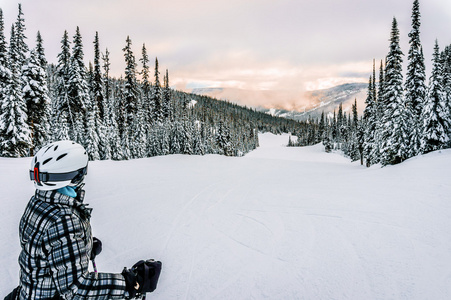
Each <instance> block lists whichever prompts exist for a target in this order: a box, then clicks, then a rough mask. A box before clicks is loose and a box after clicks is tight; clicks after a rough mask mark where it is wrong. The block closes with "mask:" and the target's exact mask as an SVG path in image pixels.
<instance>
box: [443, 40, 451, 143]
mask: <svg viewBox="0 0 451 300" xmlns="http://www.w3.org/2000/svg"><path fill="white" fill-rule="evenodd" d="M441 56H442V63H443V88H444V91H445V97H446V107H447V110H448V116H449V117H450V120H449V123H451V46H447V47H445V49H444V50H443V52H442V55H441ZM448 135H449V139H450V141H449V142H448V148H451V128H449V130H448Z"/></svg>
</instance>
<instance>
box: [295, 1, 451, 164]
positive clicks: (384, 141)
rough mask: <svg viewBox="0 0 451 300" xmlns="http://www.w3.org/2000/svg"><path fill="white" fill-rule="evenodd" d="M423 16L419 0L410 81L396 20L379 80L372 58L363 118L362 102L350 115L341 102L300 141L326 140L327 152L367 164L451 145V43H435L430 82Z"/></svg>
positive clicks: (410, 55) (396, 160) (414, 11)
mask: <svg viewBox="0 0 451 300" xmlns="http://www.w3.org/2000/svg"><path fill="white" fill-rule="evenodd" d="M420 17H421V14H420V6H419V1H418V0H414V2H413V9H412V29H411V31H410V33H409V35H408V36H409V45H410V47H409V52H408V57H407V59H408V66H407V75H406V80H405V82H404V79H403V70H402V62H403V55H404V54H403V52H402V51H401V48H400V45H399V39H400V35H399V29H398V23H397V20H396V18H393V22H392V29H391V34H390V46H389V52H388V54H387V56H386V58H385V61H384V60H382V61H381V63H380V68H379V74H378V80H377V79H376V67H375V63H374V61H373V73H372V75H371V76H370V78H369V84H368V94H367V98H366V100H365V103H366V107H365V110H364V113H363V116H362V117H361V118H359V117H358V116H357V103H355V104H354V105H353V108H352V116H351V115H349V116H348V117H347V116H346V114H343V112H342V107H341V106H340V108H339V111H338V115H336V114H335V112H334V116H333V117H332V118H331V119H328V118H324V114H323V115H322V116H321V118H320V119H319V120H310V121H309V122H310V123H311V124H314V126H312V127H309V128H308V130H310V132H307V135H305V133H301V134H300V137H299V138H298V142H297V144H298V145H304V144H311V143H315V142H320V141H322V142H323V143H324V144H325V147H326V151H327V150H330V149H341V150H343V152H344V153H345V154H346V155H348V156H349V157H351V159H352V160H359V159H360V160H361V162H362V164H363V163H365V164H366V165H367V166H371V165H373V164H377V163H381V164H382V165H389V164H397V163H401V162H403V161H405V160H406V159H408V158H410V157H413V156H416V155H419V154H425V153H428V152H431V151H435V150H440V149H445V148H450V147H451V46H447V47H445V48H444V49H443V50H442V51H440V48H439V45H438V41H436V42H435V45H434V53H433V57H432V63H433V64H432V71H431V75H430V78H429V84H428V85H427V84H426V72H425V62H424V61H425V60H424V55H423V47H422V44H421V40H420V25H421V22H420ZM306 137H307V139H306ZM291 144H292V145H294V144H295V143H293V142H291Z"/></svg>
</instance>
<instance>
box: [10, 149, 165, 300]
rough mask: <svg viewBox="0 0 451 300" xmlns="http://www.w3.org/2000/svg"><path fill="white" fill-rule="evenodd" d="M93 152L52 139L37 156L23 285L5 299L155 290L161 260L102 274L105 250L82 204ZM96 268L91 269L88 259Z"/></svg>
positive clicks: (25, 220)
mask: <svg viewBox="0 0 451 300" xmlns="http://www.w3.org/2000/svg"><path fill="white" fill-rule="evenodd" d="M87 169H88V156H87V154H86V151H85V149H84V148H83V147H82V146H81V145H79V144H77V143H75V142H72V141H58V142H54V143H51V144H49V145H47V146H45V147H43V148H42V149H40V150H39V151H38V153H37V154H36V155H35V157H34V158H33V161H32V163H31V169H30V179H31V180H33V181H34V185H35V187H36V192H35V195H34V196H33V197H32V198H31V199H30V201H29V203H28V206H27V207H26V209H25V213H24V214H23V216H22V219H21V221H20V227H19V231H20V244H21V247H22V251H21V253H20V256H19V264H20V284H19V286H18V287H17V288H16V289H14V291H13V292H11V293H10V294H9V295H8V296H7V297H6V298H5V299H36V300H37V299H124V298H126V299H130V298H138V297H140V296H142V295H145V293H147V292H152V291H154V290H155V288H156V286H157V282H158V278H159V276H160V271H161V262H159V261H153V260H148V261H139V262H138V263H136V264H135V265H134V266H133V267H132V268H131V269H127V268H124V270H123V271H122V273H120V274H119V273H118V274H111V273H97V269H96V267H95V263H94V260H93V259H94V258H95V256H96V255H97V254H99V253H100V251H101V250H102V243H101V242H100V240H98V239H96V238H93V237H92V235H91V225H90V215H91V210H92V209H91V208H88V207H87V206H86V205H85V204H83V198H84V190H83V189H82V188H83V186H84V184H83V180H84V177H85V175H86V174H87ZM90 259H91V260H92V261H93V265H94V269H95V272H91V273H89V272H88V264H89V260H90Z"/></svg>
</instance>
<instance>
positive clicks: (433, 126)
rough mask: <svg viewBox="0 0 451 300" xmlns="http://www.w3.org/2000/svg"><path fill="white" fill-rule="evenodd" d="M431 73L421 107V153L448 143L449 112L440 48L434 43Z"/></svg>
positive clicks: (440, 147)
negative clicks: (425, 97)
mask: <svg viewBox="0 0 451 300" xmlns="http://www.w3.org/2000/svg"><path fill="white" fill-rule="evenodd" d="M432 62H433V65H432V73H431V77H430V79H429V90H428V95H427V100H426V103H425V105H424V107H423V112H422V120H423V136H422V139H421V149H422V152H423V153H428V152H431V151H434V150H438V149H442V148H444V147H445V146H446V145H447V143H448V142H449V135H448V130H449V127H450V124H449V121H450V118H449V110H448V109H447V107H446V97H445V93H444V87H443V70H442V68H443V66H442V63H441V61H440V48H439V46H438V41H436V42H435V47H434V55H433V59H432Z"/></svg>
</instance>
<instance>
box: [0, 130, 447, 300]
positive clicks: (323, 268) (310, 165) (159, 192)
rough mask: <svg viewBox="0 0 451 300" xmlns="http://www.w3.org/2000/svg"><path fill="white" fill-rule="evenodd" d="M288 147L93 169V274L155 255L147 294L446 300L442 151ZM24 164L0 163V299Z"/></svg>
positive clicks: (269, 145)
mask: <svg viewBox="0 0 451 300" xmlns="http://www.w3.org/2000/svg"><path fill="white" fill-rule="evenodd" d="M287 142H288V136H286V135H285V136H275V135H271V134H263V135H260V145H261V146H260V148H258V149H257V150H255V151H253V152H252V153H249V154H247V155H246V156H245V157H240V158H236V157H223V156H218V155H207V156H203V157H201V156H183V155H172V156H165V157H154V158H149V159H139V160H131V161H121V162H115V161H95V162H92V163H90V165H89V174H88V176H87V179H86V199H85V202H87V203H89V204H90V206H91V207H93V208H94V211H93V215H92V222H91V223H92V227H93V233H94V235H95V236H97V237H98V238H100V239H101V240H102V242H103V252H102V253H101V254H100V256H98V258H97V266H98V268H99V271H103V272H116V273H119V272H121V270H122V268H123V267H124V266H128V267H130V266H131V265H133V264H134V263H135V262H136V261H138V260H140V259H145V258H155V259H159V260H161V261H162V262H163V272H162V275H161V280H160V283H159V286H158V289H157V291H155V292H154V293H153V295H152V299H409V300H411V299H421V300H424V299H434V300H437V299H444V300H445V299H451V176H450V174H451V150H445V151H437V152H434V153H430V154H428V155H424V156H420V157H416V158H413V159H410V160H408V161H406V162H404V163H403V164H401V165H396V166H388V167H385V168H380V166H374V167H371V168H369V169H368V168H365V167H362V166H360V164H359V163H358V162H355V163H350V162H349V160H348V159H346V158H344V157H342V156H341V155H340V154H338V153H332V154H326V153H325V152H324V149H323V146H321V145H316V146H312V147H305V148H287V147H284V145H285V144H286V143H287ZM29 164H30V159H29V158H27V159H6V158H2V159H0V191H1V192H0V201H1V206H2V209H1V212H0V214H1V218H0V238H1V243H0V266H1V268H0V278H1V280H0V291H1V295H0V296H1V297H4V295H5V294H6V293H7V292H8V291H9V290H10V289H12V288H13V287H14V286H15V285H16V284H17V283H18V264H17V257H18V255H19V251H20V248H19V240H18V224H19V219H20V217H21V215H22V213H23V210H24V208H25V206H26V204H27V202H28V200H29V198H30V196H31V195H32V194H33V187H32V184H31V182H30V181H29V180H28V168H29Z"/></svg>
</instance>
